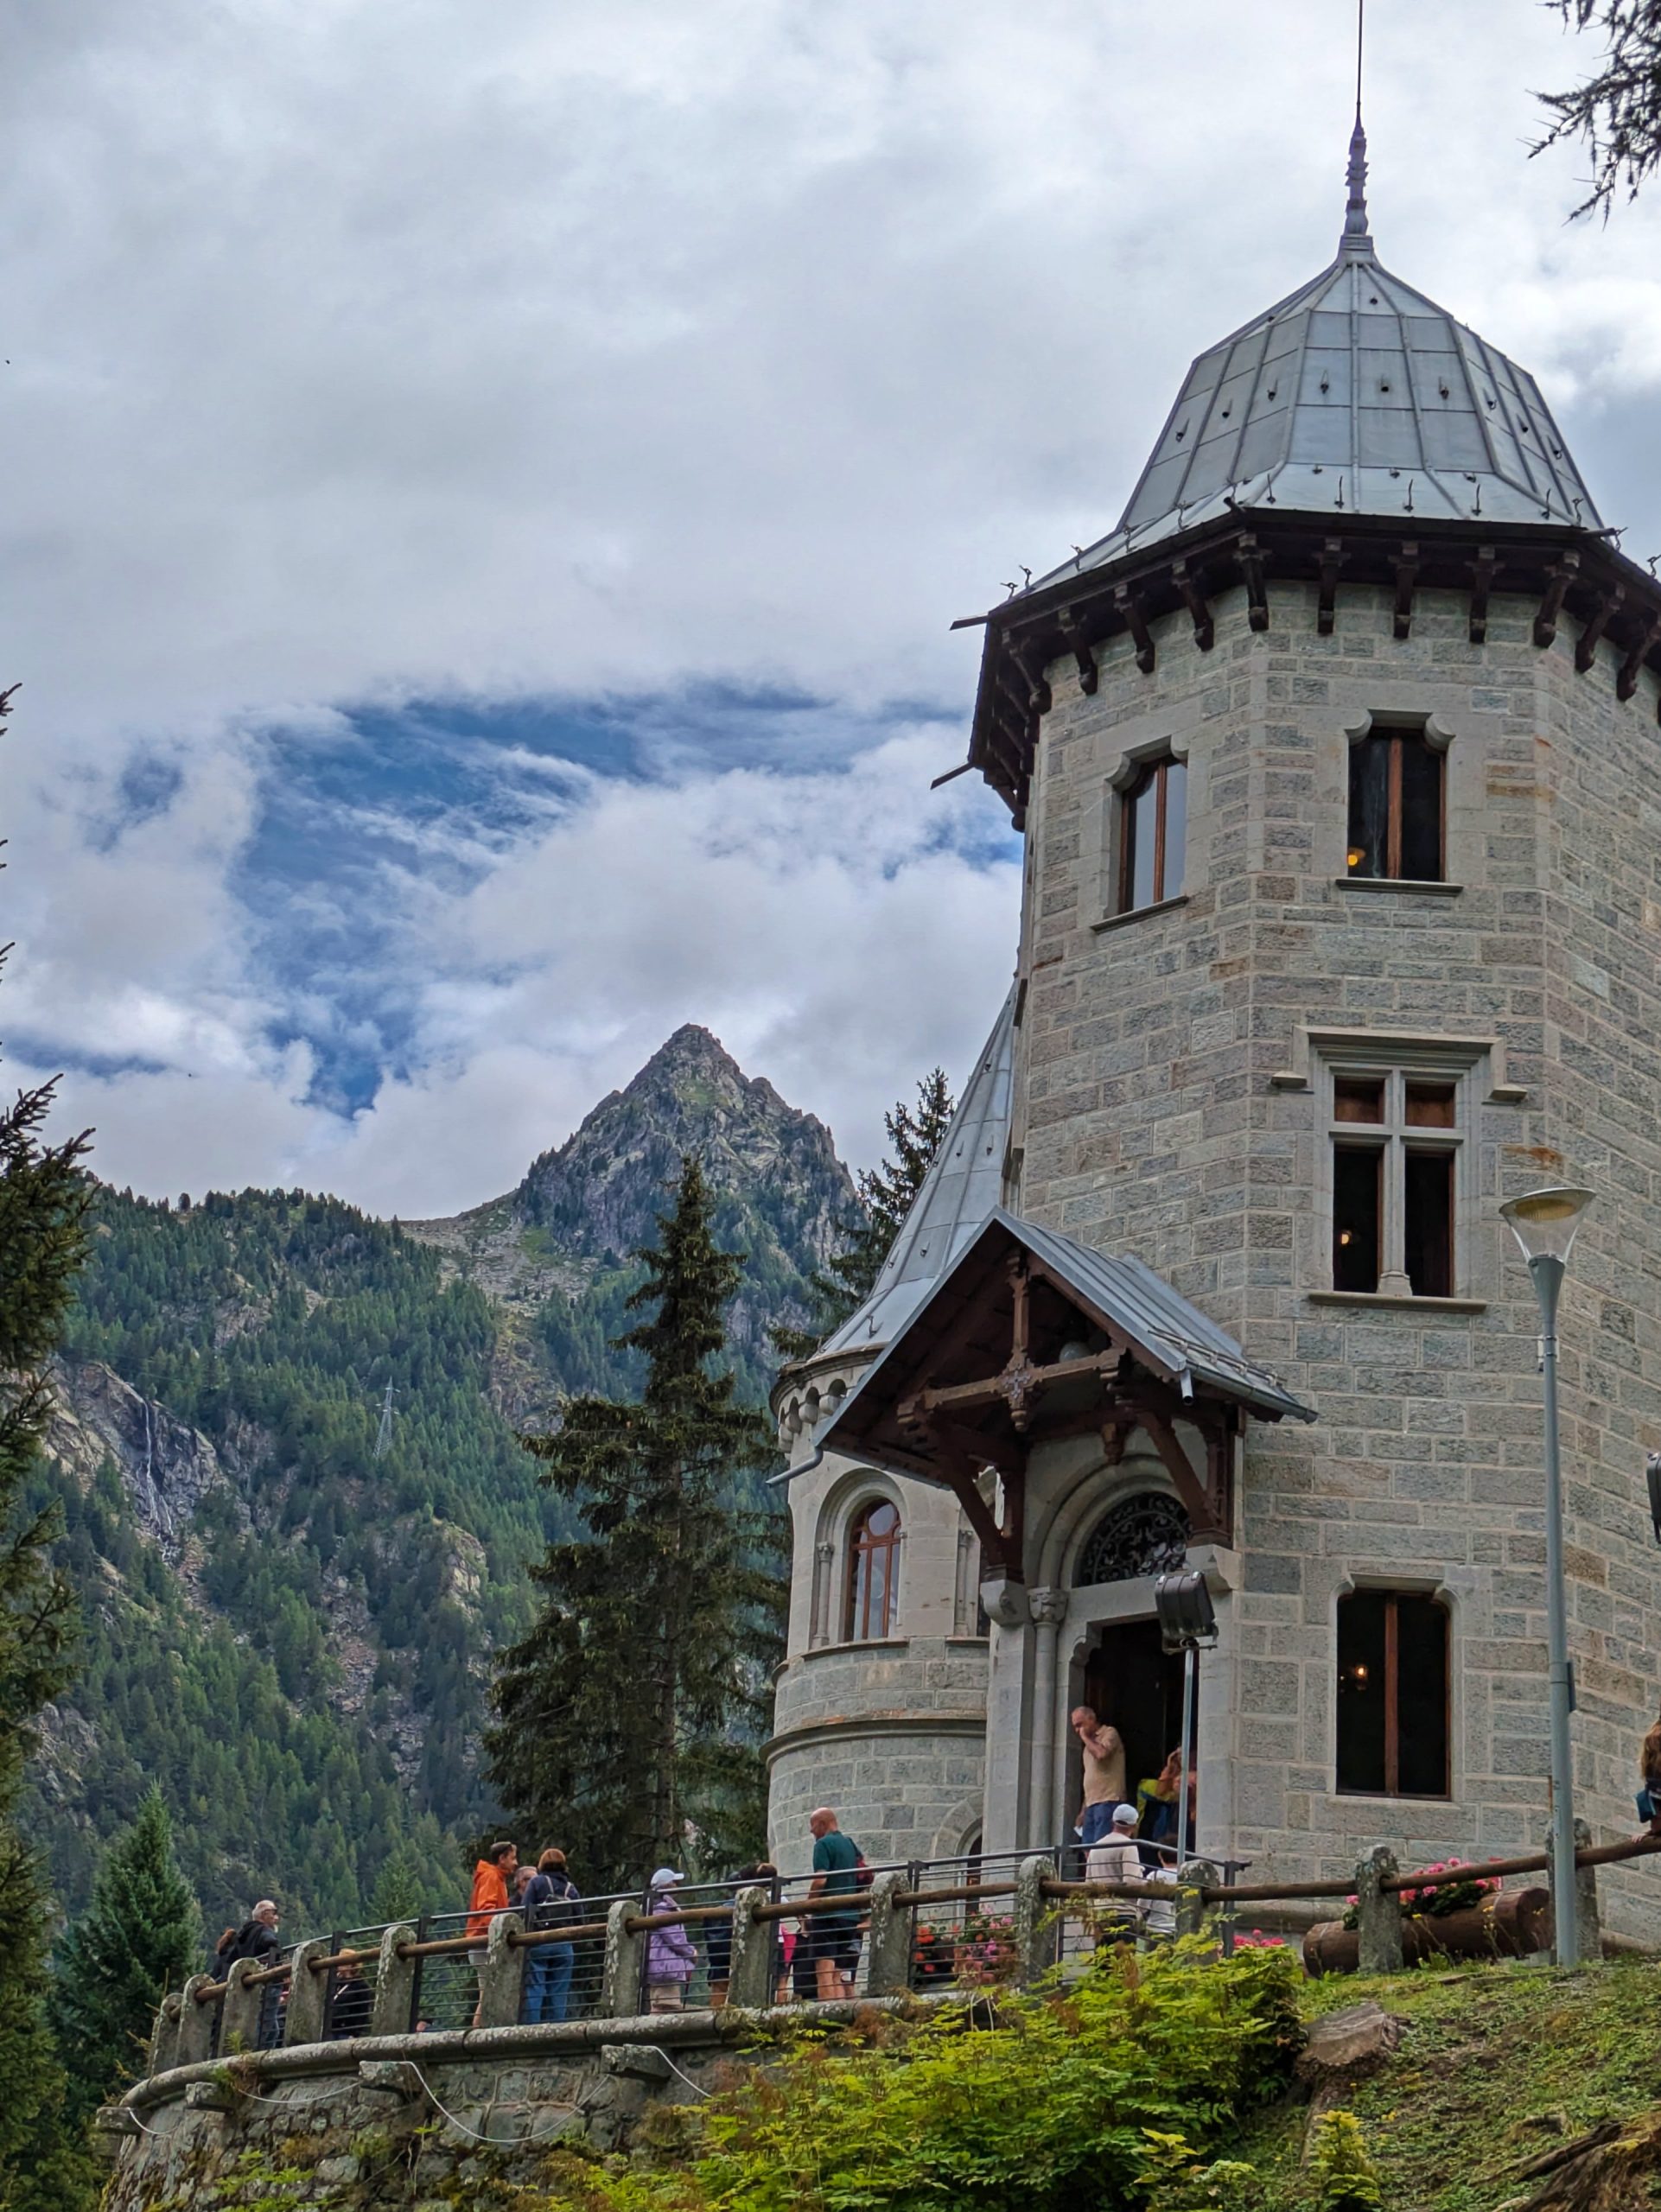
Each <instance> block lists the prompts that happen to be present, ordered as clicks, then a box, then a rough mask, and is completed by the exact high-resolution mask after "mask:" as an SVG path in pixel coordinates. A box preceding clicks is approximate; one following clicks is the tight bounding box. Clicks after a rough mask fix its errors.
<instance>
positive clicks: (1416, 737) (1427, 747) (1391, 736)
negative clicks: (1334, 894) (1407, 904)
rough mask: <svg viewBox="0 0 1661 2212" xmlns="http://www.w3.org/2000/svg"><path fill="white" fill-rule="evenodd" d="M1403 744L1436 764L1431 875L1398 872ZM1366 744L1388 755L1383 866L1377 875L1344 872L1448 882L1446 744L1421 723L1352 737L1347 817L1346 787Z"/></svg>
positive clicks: (1355, 871)
mask: <svg viewBox="0 0 1661 2212" xmlns="http://www.w3.org/2000/svg"><path fill="white" fill-rule="evenodd" d="M1404 743H1411V744H1416V745H1419V746H1422V747H1423V749H1424V751H1425V752H1426V753H1429V755H1430V757H1431V759H1432V760H1435V764H1436V873H1435V875H1420V876H1407V875H1403V873H1402V747H1403V744H1404ZM1370 745H1388V746H1389V747H1390V756H1389V760H1388V761H1387V763H1386V766H1385V770H1384V870H1383V873H1382V874H1378V875H1364V874H1362V873H1361V871H1360V870H1359V868H1349V867H1347V866H1346V869H1345V874H1346V876H1347V877H1348V878H1349V879H1350V880H1352V881H1355V882H1363V883H1446V882H1447V881H1448V747H1447V745H1446V743H1445V742H1438V741H1437V740H1436V738H1435V736H1434V735H1433V734H1432V733H1431V731H1430V730H1429V728H1428V727H1426V726H1425V725H1423V724H1402V725H1399V726H1398V725H1396V724H1393V723H1385V724H1383V725H1381V726H1375V727H1373V728H1370V729H1369V730H1368V731H1367V732H1366V734H1365V736H1363V737H1360V738H1359V739H1357V740H1355V741H1353V742H1352V745H1351V748H1350V760H1349V780H1348V783H1347V784H1346V791H1345V799H1346V817H1347V811H1348V800H1349V792H1350V788H1351V787H1352V785H1353V783H1354V779H1355V776H1356V772H1357V769H1358V766H1359V760H1360V756H1361V755H1362V754H1363V753H1365V751H1366V748H1367V747H1368V746H1370Z"/></svg>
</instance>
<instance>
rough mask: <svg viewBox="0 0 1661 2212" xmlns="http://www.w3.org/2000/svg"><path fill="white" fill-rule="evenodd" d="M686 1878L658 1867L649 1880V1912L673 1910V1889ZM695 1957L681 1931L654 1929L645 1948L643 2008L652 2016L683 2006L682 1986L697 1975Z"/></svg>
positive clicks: (669, 1867)
mask: <svg viewBox="0 0 1661 2212" xmlns="http://www.w3.org/2000/svg"><path fill="white" fill-rule="evenodd" d="M685 1878H686V1877H685V1876H684V1874H678V1873H677V1872H675V1870H674V1868H673V1867H672V1866H659V1869H658V1871H657V1872H656V1873H655V1874H654V1875H653V1876H652V1902H651V1904H650V1906H649V1908H648V1910H651V1911H652V1912H672V1911H673V1910H675V1885H676V1884H677V1883H678V1882H684V1880H685ZM697 1962H698V1955H697V1949H696V1948H695V1947H694V1945H693V1942H692V1939H691V1937H690V1936H689V1935H688V1934H687V1932H686V1930H685V1929H684V1928H654V1929H652V1933H651V1936H650V1937H649V1939H648V1941H647V1943H646V2007H647V2010H648V2011H650V2012H680V2011H681V2010H682V2009H683V2008H684V2005H685V2003H686V1985H687V1983H688V1982H689V1981H690V1980H691V1979H692V1976H693V1974H695V1973H696V1972H697Z"/></svg>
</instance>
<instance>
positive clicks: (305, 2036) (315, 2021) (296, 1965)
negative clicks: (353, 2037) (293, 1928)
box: [283, 1936, 334, 2044]
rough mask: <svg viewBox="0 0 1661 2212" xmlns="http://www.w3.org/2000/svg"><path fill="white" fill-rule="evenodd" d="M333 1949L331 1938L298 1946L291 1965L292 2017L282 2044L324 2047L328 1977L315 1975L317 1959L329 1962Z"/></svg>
mask: <svg viewBox="0 0 1661 2212" xmlns="http://www.w3.org/2000/svg"><path fill="white" fill-rule="evenodd" d="M333 1950H334V1937H333V1936H313V1937H312V1939H311V1941H310V1942H309V1943H296V1945H295V1947H294V1950H293V1952H292V1954H291V1955H290V1961H289V2017H288V2020H287V2022H286V2024H285V2025H284V2027H283V2042H284V2043H285V2044H290V2043H321V2041H322V2040H323V2010H324V2007H325V2005H327V2003H328V1974H326V1973H325V1974H314V1973H313V1972H312V1970H311V1962H312V1961H313V1960H314V1959H326V1958H328V1956H329V1955H330V1954H331V1953H332V1952H333Z"/></svg>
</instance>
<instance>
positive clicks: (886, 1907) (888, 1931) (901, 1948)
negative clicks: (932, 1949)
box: [865, 1867, 912, 1997]
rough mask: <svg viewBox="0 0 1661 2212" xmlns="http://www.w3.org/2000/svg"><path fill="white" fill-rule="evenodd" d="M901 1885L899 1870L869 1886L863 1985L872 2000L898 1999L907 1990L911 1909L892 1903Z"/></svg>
mask: <svg viewBox="0 0 1661 2212" xmlns="http://www.w3.org/2000/svg"><path fill="white" fill-rule="evenodd" d="M905 1886H906V1877H905V1874H904V1872H902V1871H901V1869H900V1868H899V1867H892V1868H890V1869H889V1871H888V1872H887V1873H886V1874H879V1875H877V1876H876V1878H875V1880H874V1881H873V1882H872V1884H871V1886H870V1890H869V1900H870V1907H871V1932H870V1936H869V1944H870V1950H869V1966H868V1967H867V1969H866V1980H865V1986H866V1989H867V1991H868V1993H869V1994H870V1995H871V1996H873V1997H901V1996H903V1995H904V1994H905V1993H906V1991H907V1990H908V1989H909V1988H910V1987H911V1921H912V1909H911V1907H910V1906H909V1905H902V1904H895V1903H894V1898H895V1897H896V1896H897V1895H898V1894H899V1892H900V1891H901V1890H903V1889H904V1888H905Z"/></svg>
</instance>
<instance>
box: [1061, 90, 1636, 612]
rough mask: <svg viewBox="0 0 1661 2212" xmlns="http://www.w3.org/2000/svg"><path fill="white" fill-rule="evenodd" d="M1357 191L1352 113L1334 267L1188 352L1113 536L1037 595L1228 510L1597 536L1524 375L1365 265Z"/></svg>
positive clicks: (1359, 172) (1360, 156) (1361, 159)
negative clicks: (1552, 527) (1522, 525)
mask: <svg viewBox="0 0 1661 2212" xmlns="http://www.w3.org/2000/svg"><path fill="white" fill-rule="evenodd" d="M1365 180H1366V135H1365V131H1364V130H1362V127H1361V123H1360V118H1359V116H1358V118H1357V119H1356V124H1355V131H1354V135H1353V137H1352V140H1351V143H1350V169H1349V203H1348V206H1347V207H1346V212H1345V222H1344V230H1343V233H1342V235H1341V237H1340V241H1339V250H1338V254H1337V257H1336V259H1334V260H1333V262H1332V264H1330V265H1329V266H1328V267H1327V268H1326V269H1323V270H1321V274H1320V275H1319V276H1318V277H1314V278H1313V279H1312V280H1311V282H1309V283H1307V284H1304V285H1302V286H1301V288H1300V289H1298V290H1297V291H1295V292H1293V293H1292V294H1291V295H1290V296H1289V297H1288V298H1286V299H1284V300H1282V301H1281V302H1278V304H1277V305H1276V306H1274V307H1272V308H1270V309H1269V310H1268V311H1267V313H1265V314H1263V315H1257V316H1256V317H1254V319H1253V320H1252V321H1250V322H1248V323H1246V324H1244V326H1243V327H1241V328H1240V329H1238V330H1237V331H1235V332H1234V333H1233V334H1232V335H1231V336H1230V337H1227V338H1225V339H1224V340H1222V341H1221V342H1220V343H1219V344H1218V345H1216V346H1212V347H1210V348H1209V350H1208V351H1207V352H1206V353H1202V354H1200V357H1199V359H1197V360H1196V361H1195V362H1194V363H1193V366H1192V367H1191V368H1190V369H1189V371H1188V373H1187V378H1186V379H1185V380H1184V383H1183V385H1182V389H1181V392H1180V393H1179V394H1178V397H1177V402H1176V404H1175V406H1174V408H1173V409H1172V410H1171V412H1170V416H1169V417H1168V421H1167V423H1166V424H1165V428H1164V429H1163V430H1162V431H1161V434H1160V438H1159V442H1158V443H1157V444H1156V445H1155V448H1154V450H1153V453H1152V454H1151V455H1150V456H1149V461H1148V463H1147V466H1146V467H1144V468H1143V470H1142V475H1141V478H1140V479H1139V480H1138V482H1137V485H1136V490H1135V491H1134V492H1133V493H1131V495H1130V503H1129V505H1127V506H1126V508H1125V511H1124V514H1123V518H1122V519H1121V520H1120V522H1119V524H1118V527H1117V529H1116V530H1114V531H1112V532H1111V534H1110V535H1109V536H1108V537H1104V538H1102V539H1101V540H1099V541H1098V543H1096V544H1094V545H1091V546H1089V547H1086V548H1085V550H1084V551H1083V552H1082V553H1081V554H1079V556H1078V557H1077V558H1076V559H1074V560H1072V561H1070V562H1067V563H1064V564H1063V565H1062V566H1061V567H1060V568H1058V569H1053V571H1052V572H1051V573H1050V574H1049V575H1047V576H1042V577H1040V578H1038V579H1037V580H1036V582H1034V585H1033V587H1032V588H1033V589H1034V590H1041V589H1043V588H1045V587H1047V586H1049V585H1052V584H1055V583H1058V582H1062V581H1063V580H1064V579H1066V578H1067V577H1069V576H1073V575H1088V574H1089V573H1090V572H1091V570H1092V569H1100V568H1104V567H1105V566H1107V565H1108V564H1110V563H1113V562H1116V561H1117V560H1119V559H1121V558H1122V557H1123V556H1124V555H1126V554H1127V553H1131V552H1138V553H1139V552H1141V551H1142V550H1144V549H1145V548H1147V547H1149V546H1150V545H1153V544H1155V543H1157V542H1158V541H1159V540H1160V539H1161V538H1165V537H1174V536H1176V535H1177V534H1178V533H1179V532H1180V531H1187V530H1190V529H1192V528H1193V527H1194V525H1195V524H1200V523H1204V522H1206V521H1207V520H1209V519H1211V518H1212V517H1216V516H1223V515H1225V514H1227V513H1228V512H1230V511H1231V510H1234V509H1237V508H1255V509H1258V510H1262V509H1263V508H1265V507H1267V508H1270V509H1279V510H1280V511H1281V512H1288V511H1291V512H1301V513H1311V514H1318V515H1321V516H1330V517H1331V518H1333V521H1334V523H1337V522H1339V521H1340V520H1341V518H1343V517H1345V516H1346V515H1347V516H1354V515H1375V516H1389V517H1391V518H1394V519H1401V520H1403V526H1404V527H1409V528H1410V527H1411V525H1410V524H1409V523H1407V522H1406V520H1405V518H1408V517H1417V518H1420V519H1422V520H1442V521H1449V520H1451V521H1464V522H1473V521H1489V522H1495V523H1504V522H1530V523H1536V524H1538V523H1555V524H1558V525H1560V526H1562V525H1568V526H1569V527H1571V528H1572V527H1581V528H1585V529H1588V530H1598V529H1600V528H1601V523H1600V520H1599V517H1598V512H1597V509H1596V507H1595V505H1594V503H1593V499H1592V495H1591V493H1589V492H1588V490H1587V488H1586V485H1585V483H1584V481H1583V480H1582V479H1581V474H1580V471H1579V470H1578V469H1577V468H1576V467H1575V463H1574V461H1572V460H1571V459H1570V458H1569V450H1568V448H1567V447H1566V445H1565V444H1564V442H1563V437H1562V432H1561V431H1560V430H1559V429H1558V428H1557V425H1556V423H1555V421H1554V420H1553V419H1552V415H1551V410H1550V408H1549V407H1548V406H1547V405H1546V403H1545V401H1544V399H1543V397H1542V396H1541V393H1540V388H1539V386H1538V385H1537V384H1536V383H1535V381H1534V378H1532V377H1531V376H1530V374H1529V373H1528V372H1527V371H1526V370H1525V369H1521V368H1518V365H1517V364H1516V363H1515V362H1514V361H1512V360H1511V359H1508V358H1507V356H1506V355H1505V354H1504V353H1500V352H1499V350H1498V348H1497V347H1495V346H1490V345H1489V344H1488V343H1487V341H1486V339H1483V338H1480V337H1479V336H1478V335H1477V334H1476V332H1475V331H1473V330H1472V329H1470V328H1469V327H1467V325H1466V324H1464V323H1462V322H1460V321H1457V320H1456V319H1455V318H1454V316H1453V315H1449V314H1448V311H1447V309H1446V308H1440V307H1438V306H1437V305H1436V303H1435V301H1434V300H1429V299H1427V298H1426V297H1425V296H1424V294H1423V293H1422V292H1419V291H1416V290H1415V289H1413V287H1412V286H1411V285H1410V284H1405V283H1403V282H1402V280H1401V279H1400V278H1399V277H1393V276H1391V273H1390V272H1389V270H1386V269H1385V268H1384V266H1383V264H1381V263H1380V262H1379V260H1378V257H1377V255H1376V254H1375V252H1374V250H1373V243H1372V239H1371V235H1370V233H1369V232H1368V227H1367V207H1366V197H1365Z"/></svg>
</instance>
